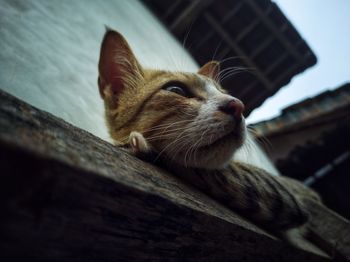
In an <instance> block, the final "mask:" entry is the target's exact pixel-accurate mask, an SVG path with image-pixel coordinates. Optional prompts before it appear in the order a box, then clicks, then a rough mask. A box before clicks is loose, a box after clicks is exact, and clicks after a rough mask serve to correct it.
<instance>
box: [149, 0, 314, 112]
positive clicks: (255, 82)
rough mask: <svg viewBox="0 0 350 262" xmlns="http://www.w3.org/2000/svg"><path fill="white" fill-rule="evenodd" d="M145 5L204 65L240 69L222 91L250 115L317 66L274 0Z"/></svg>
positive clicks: (180, 0)
mask: <svg viewBox="0 0 350 262" xmlns="http://www.w3.org/2000/svg"><path fill="white" fill-rule="evenodd" d="M143 2H144V3H145V4H146V5H147V6H149V7H150V9H151V10H152V11H153V12H154V13H155V14H156V15H157V16H158V17H159V18H160V19H161V20H162V21H163V22H164V24H165V25H166V26H167V27H168V29H169V30H170V31H171V32H172V33H173V34H174V35H175V36H176V37H177V39H178V40H179V41H180V42H184V45H185V46H186V47H188V49H189V51H190V53H191V54H192V55H193V57H194V58H195V59H196V60H197V62H198V63H199V64H200V65H202V64H204V63H206V62H208V61H210V60H212V59H215V60H219V61H222V69H223V70H225V71H224V72H226V73H229V72H230V69H232V67H233V69H236V71H234V73H233V75H226V77H224V79H223V81H222V85H223V87H224V88H226V89H227V90H228V91H229V92H230V93H231V94H232V95H234V96H236V97H238V98H240V99H241V100H242V101H243V102H244V103H245V105H246V109H247V114H249V113H250V112H251V111H252V110H253V109H254V108H256V107H258V106H260V105H261V104H262V103H263V102H264V101H265V99H267V98H268V97H270V96H272V95H273V94H275V93H276V92H277V91H278V90H279V89H280V88H281V87H282V86H284V85H286V84H287V83H288V82H289V81H290V80H291V78H292V77H293V76H295V75H296V74H299V73H300V72H302V71H304V70H305V69H306V68H308V67H310V66H312V65H314V64H315V63H316V56H315V55H314V53H313V52H312V50H311V49H310V47H309V46H308V45H307V43H306V42H305V41H304V39H303V38H302V37H301V36H300V34H299V33H298V32H297V31H296V29H295V28H294V26H293V25H292V24H291V23H290V21H289V20H288V19H287V18H286V17H285V16H284V14H283V13H282V12H281V10H280V9H279V7H278V6H277V5H276V4H275V3H273V2H272V1H270V0H231V1H230V0H221V1H213V0H201V1H188V0H177V1H174V0H162V1H158V0H143ZM239 68H241V69H239ZM242 68H244V69H242ZM224 76H225V74H224Z"/></svg>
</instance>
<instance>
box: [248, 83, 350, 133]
mask: <svg viewBox="0 0 350 262" xmlns="http://www.w3.org/2000/svg"><path fill="white" fill-rule="evenodd" d="M349 110H350V83H347V84H344V85H342V86H340V87H338V88H336V89H334V90H327V91H325V92H323V93H321V94H319V95H317V96H314V97H311V98H307V99H305V100H302V101H301V102H298V103H296V104H294V105H291V106H289V107H287V108H285V109H283V110H282V113H281V115H280V116H278V117H275V118H272V119H270V120H266V121H262V122H259V123H256V124H253V125H251V127H253V128H254V129H255V130H256V133H257V135H258V136H265V137H266V136H272V135H277V134H281V133H286V132H292V131H295V130H300V129H302V128H306V127H308V126H315V125H318V124H321V123H325V122H329V121H334V120H336V119H341V118H343V117H346V116H348V115H349Z"/></svg>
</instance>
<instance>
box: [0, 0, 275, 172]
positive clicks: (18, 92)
mask: <svg viewBox="0 0 350 262" xmlns="http://www.w3.org/2000/svg"><path fill="white" fill-rule="evenodd" d="M104 25H108V26H109V27H111V28H113V29H116V30H118V31H120V32H121V33H122V34H123V35H124V36H125V37H126V38H127V40H128V42H129V43H130V45H131V47H132V49H133V50H134V52H135V54H136V56H137V57H138V58H139V60H140V62H141V63H142V64H143V65H144V66H145V67H155V68H161V69H169V70H180V71H192V72H194V71H196V70H197V68H198V66H197V64H196V63H195V62H194V60H193V59H192V58H191V56H190V55H188V54H187V52H186V51H185V50H184V49H183V48H182V46H181V44H180V43H178V42H177V41H176V40H175V39H174V38H173V36H172V35H171V34H169V32H168V31H167V30H166V29H165V28H164V27H163V26H162V25H161V24H160V23H159V22H158V20H157V19H156V18H155V17H154V16H153V15H152V14H151V13H150V12H149V11H148V10H147V9H146V8H145V7H144V6H143V5H142V4H141V3H140V2H139V1H137V0H128V1H126V0H103V1H97V0H84V1H83V0H74V1H72V0H50V1H49V0H0V88H1V89H3V90H5V91H7V92H9V93H11V94H13V95H15V96H17V97H19V98H21V99H22V100H24V101H26V102H28V103H30V104H32V105H34V106H36V107H38V108H40V109H43V110H45V111H48V112H50V113H52V114H54V115H56V116H59V117H61V118H63V119H64V120H66V121H68V122H70V123H71V124H73V125H75V126H78V127H80V128H82V129H85V130H87V131H89V132H91V133H93V134H94V135H96V136H99V137H101V138H102V139H105V140H110V139H109V136H108V134H107V130H106V127H105V124H104V120H103V106H102V101H101V99H100V97H99V94H98V89H97V62H98V56H99V48H100V43H101V40H102V37H103V35H104V32H105V28H104ZM250 149H251V148H250ZM258 151H259V150H258V149H253V150H250V151H247V150H246V149H244V150H242V154H241V155H240V157H239V158H240V159H241V160H243V161H244V160H246V161H247V162H251V163H253V164H254V163H255V164H256V165H258V166H265V167H266V168H267V169H269V170H270V171H273V169H272V166H269V164H268V161H266V160H265V158H266V157H265V156H264V155H263V154H262V153H259V152H258ZM273 172H274V173H276V171H273Z"/></svg>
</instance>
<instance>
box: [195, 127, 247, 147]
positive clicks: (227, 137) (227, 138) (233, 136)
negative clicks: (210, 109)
mask: <svg viewBox="0 0 350 262" xmlns="http://www.w3.org/2000/svg"><path fill="white" fill-rule="evenodd" d="M231 141H235V142H237V143H238V144H240V143H242V141H243V132H242V130H238V128H235V129H234V130H232V131H230V132H228V133H226V134H224V135H222V136H218V137H217V138H215V139H212V140H209V141H208V143H207V144H205V145H203V146H199V148H200V149H201V150H207V149H212V148H214V147H217V146H220V145H223V144H226V143H230V142H231Z"/></svg>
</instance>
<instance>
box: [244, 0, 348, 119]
mask: <svg viewBox="0 0 350 262" xmlns="http://www.w3.org/2000/svg"><path fill="white" fill-rule="evenodd" d="M273 2H275V3H276V4H277V5H278V6H279V8H280V9H281V10H282V12H283V13H284V14H285V16H286V17H287V18H288V19H289V20H290V21H291V22H292V24H293V25H294V27H295V28H296V29H297V31H298V32H299V34H300V35H301V36H302V37H303V38H304V39H305V40H306V42H307V43H308V44H309V46H310V47H311V49H312V50H313V51H314V53H315V54H316V57H317V64H316V65H314V66H313V67H311V68H309V69H307V70H306V71H304V72H303V73H301V74H299V75H297V76H295V77H294V78H293V79H292V81H291V82H290V83H289V84H288V85H286V86H284V87H283V88H281V89H280V90H279V91H278V92H277V94H275V95H274V96H273V97H271V98H269V99H267V100H266V101H265V102H264V104H263V105H262V106H261V107H259V108H257V109H255V110H254V111H253V112H252V113H251V115H250V116H249V118H248V119H247V122H248V123H249V124H250V123H256V122H260V121H263V120H267V119H270V118H273V117H275V116H278V115H279V114H280V112H281V110H282V109H283V108H285V107H288V106H289V105H292V104H294V103H296V102H299V101H301V100H304V99H305V98H308V97H312V96H315V95H317V94H319V93H322V92H323V91H325V90H328V89H334V88H337V87H339V86H340V85H342V84H344V83H346V82H350V0H273Z"/></svg>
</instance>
